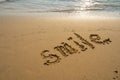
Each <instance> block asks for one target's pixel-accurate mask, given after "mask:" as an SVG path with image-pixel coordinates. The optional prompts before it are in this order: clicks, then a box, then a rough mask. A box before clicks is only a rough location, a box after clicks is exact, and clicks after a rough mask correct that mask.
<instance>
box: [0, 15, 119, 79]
mask: <svg viewBox="0 0 120 80" xmlns="http://www.w3.org/2000/svg"><path fill="white" fill-rule="evenodd" d="M80 37H82V38H80ZM65 44H66V45H67V49H65ZM63 45H64V46H63ZM60 46H61V48H60ZM60 49H62V51H63V52H61V50H60ZM0 80H120V19H75V18H40V17H32V16H31V17H29V16H28V17H24V16H22V17H21V16H0Z"/></svg>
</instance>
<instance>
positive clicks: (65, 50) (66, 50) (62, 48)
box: [40, 33, 112, 65]
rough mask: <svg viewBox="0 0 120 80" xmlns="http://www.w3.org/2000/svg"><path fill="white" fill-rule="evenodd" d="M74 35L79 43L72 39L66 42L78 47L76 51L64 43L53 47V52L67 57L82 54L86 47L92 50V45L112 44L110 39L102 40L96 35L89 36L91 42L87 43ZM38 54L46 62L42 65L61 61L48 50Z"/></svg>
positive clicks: (79, 36) (93, 46) (77, 35)
mask: <svg viewBox="0 0 120 80" xmlns="http://www.w3.org/2000/svg"><path fill="white" fill-rule="evenodd" d="M74 35H75V36H76V37H77V38H78V39H79V41H75V40H74V39H73V37H68V39H67V40H68V41H72V42H73V44H75V45H76V47H78V49H76V48H74V47H73V46H72V45H70V44H68V43H66V42H62V43H61V44H60V45H58V46H55V47H54V48H53V49H54V50H55V51H58V52H59V53H60V54H61V55H62V56H64V57H67V56H69V55H71V54H74V53H80V52H84V51H86V50H87V49H88V47H89V48H91V49H94V48H95V45H93V44H92V43H95V44H101V45H105V44H109V43H111V42H112V41H111V40H110V38H107V39H103V40H102V39H101V37H100V36H99V35H98V34H90V35H89V39H90V41H91V42H89V41H88V40H86V39H85V38H83V37H82V36H81V35H79V34H77V33H74ZM80 42H81V43H80ZM40 54H41V56H42V57H43V59H45V60H46V61H45V62H44V65H50V64H54V63H59V62H60V60H61V58H60V57H59V56H58V55H57V54H52V53H51V52H50V50H43V51H42V52H41V53H40Z"/></svg>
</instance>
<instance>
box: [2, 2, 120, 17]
mask: <svg viewBox="0 0 120 80" xmlns="http://www.w3.org/2000/svg"><path fill="white" fill-rule="evenodd" d="M4 12H6V13H48V12H53V13H69V14H70V13H74V14H84V13H85V15H86V13H87V14H88V13H89V14H91V15H92V14H93V15H103V14H104V15H110V16H120V0H10V1H5V0H0V13H4Z"/></svg>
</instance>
